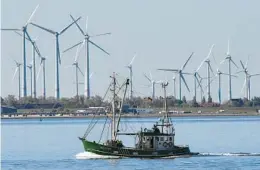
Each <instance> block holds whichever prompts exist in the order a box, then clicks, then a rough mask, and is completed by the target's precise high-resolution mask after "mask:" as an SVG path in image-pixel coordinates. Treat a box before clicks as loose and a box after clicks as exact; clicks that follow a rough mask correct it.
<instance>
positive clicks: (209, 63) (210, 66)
mask: <svg viewBox="0 0 260 170" xmlns="http://www.w3.org/2000/svg"><path fill="white" fill-rule="evenodd" d="M209 68H210V71H211V72H212V73H213V74H214V71H213V69H212V67H211V64H210V63H209Z"/></svg>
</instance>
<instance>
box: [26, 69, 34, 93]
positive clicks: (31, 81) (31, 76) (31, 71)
mask: <svg viewBox="0 0 260 170" xmlns="http://www.w3.org/2000/svg"><path fill="white" fill-rule="evenodd" d="M27 67H28V69H29V70H30V87H31V97H33V90H32V89H33V70H32V68H33V66H32V64H29V65H27Z"/></svg>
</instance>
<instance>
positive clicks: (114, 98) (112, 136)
mask: <svg viewBox="0 0 260 170" xmlns="http://www.w3.org/2000/svg"><path fill="white" fill-rule="evenodd" d="M112 79H113V80H112V84H113V87H112V92H113V102H112V114H113V115H112V126H111V128H112V131H111V138H112V140H116V133H115V130H116V115H115V114H116V106H115V100H116V76H115V72H113V76H112Z"/></svg>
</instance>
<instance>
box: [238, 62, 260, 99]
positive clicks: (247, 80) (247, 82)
mask: <svg viewBox="0 0 260 170" xmlns="http://www.w3.org/2000/svg"><path fill="white" fill-rule="evenodd" d="M240 64H241V66H242V68H243V70H242V71H239V72H238V73H240V72H244V73H245V81H244V84H243V87H242V90H243V89H244V88H245V98H247V100H251V94H250V91H251V87H250V79H251V77H254V76H259V75H260V74H249V72H248V68H247V64H248V60H247V62H246V65H244V64H243V62H242V61H241V60H240Z"/></svg>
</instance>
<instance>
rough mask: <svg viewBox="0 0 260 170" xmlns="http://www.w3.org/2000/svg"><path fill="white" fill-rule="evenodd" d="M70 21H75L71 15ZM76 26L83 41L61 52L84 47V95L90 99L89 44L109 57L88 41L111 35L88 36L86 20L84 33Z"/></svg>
mask: <svg viewBox="0 0 260 170" xmlns="http://www.w3.org/2000/svg"><path fill="white" fill-rule="evenodd" d="M70 17H71V19H72V20H73V21H75V19H74V18H73V16H72V15H70ZM76 26H77V27H78V29H79V30H80V32H81V33H82V35H83V37H84V38H83V40H82V41H80V42H79V43H77V44H75V45H73V46H71V47H69V48H68V49H66V50H64V51H63V52H66V51H69V50H70V49H72V48H74V47H76V46H78V45H80V44H82V46H84V45H85V55H86V74H85V92H84V95H85V97H86V98H87V99H89V98H90V59H89V43H90V44H92V45H94V46H95V47H96V48H98V49H100V50H101V51H103V52H104V53H106V54H107V55H110V54H109V53H108V52H107V51H106V50H104V49H103V48H101V47H100V46H99V45H97V44H96V43H94V42H93V41H91V40H90V38H92V37H98V36H102V35H108V34H111V33H103V34H97V35H93V36H90V35H89V34H88V19H87V20H86V31H85V32H84V31H83V29H82V28H81V27H80V26H79V24H78V23H76Z"/></svg>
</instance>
